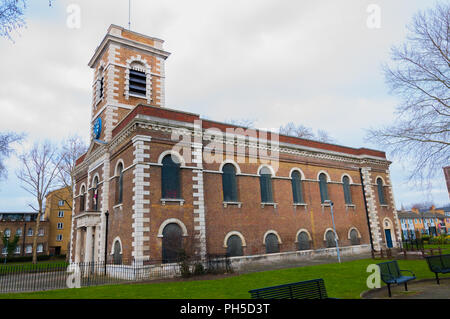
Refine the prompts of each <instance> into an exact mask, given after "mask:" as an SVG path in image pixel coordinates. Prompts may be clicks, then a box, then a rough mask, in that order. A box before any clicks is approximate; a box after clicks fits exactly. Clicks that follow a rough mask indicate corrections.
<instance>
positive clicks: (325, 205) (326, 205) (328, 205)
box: [320, 203, 331, 207]
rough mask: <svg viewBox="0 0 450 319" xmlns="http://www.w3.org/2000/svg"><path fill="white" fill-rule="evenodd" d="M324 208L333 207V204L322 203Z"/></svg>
mask: <svg viewBox="0 0 450 319" xmlns="http://www.w3.org/2000/svg"><path fill="white" fill-rule="evenodd" d="M320 205H321V206H322V207H331V204H325V203H322V204H320Z"/></svg>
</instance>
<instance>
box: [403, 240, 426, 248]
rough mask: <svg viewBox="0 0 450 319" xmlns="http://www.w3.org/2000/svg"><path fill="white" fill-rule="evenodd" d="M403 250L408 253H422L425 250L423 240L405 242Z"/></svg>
mask: <svg viewBox="0 0 450 319" xmlns="http://www.w3.org/2000/svg"><path fill="white" fill-rule="evenodd" d="M403 249H404V250H406V251H422V250H423V239H421V238H416V239H409V240H403Z"/></svg>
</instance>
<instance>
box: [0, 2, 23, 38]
mask: <svg viewBox="0 0 450 319" xmlns="http://www.w3.org/2000/svg"><path fill="white" fill-rule="evenodd" d="M26 7H27V3H26V1H25V0H2V1H1V3H0V37H6V38H8V39H9V40H11V41H12V37H11V32H13V31H15V30H17V29H20V28H23V27H24V26H25V19H24V14H25V9H26Z"/></svg>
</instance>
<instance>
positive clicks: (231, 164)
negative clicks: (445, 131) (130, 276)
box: [70, 25, 401, 264]
mask: <svg viewBox="0 0 450 319" xmlns="http://www.w3.org/2000/svg"><path fill="white" fill-rule="evenodd" d="M169 55H170V53H168V52H166V51H164V49H163V41H162V40H160V39H157V38H153V37H149V36H146V35H142V34H139V33H136V32H132V31H129V30H126V29H124V28H121V27H119V26H116V25H111V26H110V27H109V29H108V31H107V34H106V36H105V37H104V38H103V40H102V42H101V43H100V45H99V46H98V47H97V49H96V50H95V53H94V55H93V56H92V58H91V60H90V61H89V66H90V67H91V68H92V69H93V72H94V76H93V82H92V93H93V94H92V105H91V111H92V112H91V114H92V116H91V119H90V123H91V135H92V140H91V145H90V148H89V150H88V152H87V153H86V154H84V155H83V156H81V157H80V158H79V159H78V161H77V165H76V168H75V171H74V174H75V178H76V187H75V192H74V193H75V196H74V200H73V218H72V228H71V229H72V241H71V246H70V252H71V260H72V261H75V262H80V261H99V260H104V258H105V255H106V256H107V258H108V259H112V260H115V261H116V262H123V263H134V264H136V263H137V264H142V263H146V262H163V263H168V262H172V261H175V260H176V259H177V257H178V254H179V253H180V251H185V252H186V253H187V254H188V255H190V256H199V257H204V256H206V255H207V254H225V253H228V254H229V255H231V256H233V259H232V260H233V261H235V262H239V261H243V260H252V258H254V257H255V256H261V255H263V256H264V257H265V258H269V259H270V258H271V257H274V258H277V257H279V256H291V257H293V258H294V257H295V258H296V257H298V258H301V257H302V256H303V257H304V258H305V256H306V257H308V256H312V255H313V254H314V253H325V254H333V253H335V248H334V247H335V239H336V238H335V233H334V232H333V228H332V220H331V214H330V212H331V208H332V207H331V206H330V202H329V200H331V201H332V202H333V203H334V206H333V209H334V215H335V224H336V230H337V239H338V240H339V243H340V246H342V247H343V248H342V250H343V252H344V253H345V252H348V253H351V252H355V251H364V250H369V249H370V248H371V245H373V247H374V248H375V249H379V248H380V247H386V246H388V247H395V246H398V245H399V243H400V241H401V233H400V231H401V228H400V225H399V222H398V218H397V211H396V209H395V205H394V198H393V193H392V185H391V179H390V175H389V165H390V162H389V161H388V160H387V159H386V155H385V153H384V152H382V151H376V150H371V149H366V148H357V149H356V148H350V147H345V146H340V145H334V144H327V143H322V142H317V141H312V140H306V139H301V138H295V137H290V136H283V135H280V136H278V135H277V134H275V133H273V132H269V131H265V130H256V129H247V128H243V127H238V126H235V125H229V124H226V123H219V122H215V121H212V120H206V119H202V118H201V117H200V116H199V115H197V114H192V113H188V112H184V111H183V110H174V109H170V108H167V107H166V106H165V84H164V83H165V76H166V74H165V62H166V59H167V58H168V57H169ZM224 72H225V71H224ZM186 85H190V84H189V83H186ZM274 112H276V110H274Z"/></svg>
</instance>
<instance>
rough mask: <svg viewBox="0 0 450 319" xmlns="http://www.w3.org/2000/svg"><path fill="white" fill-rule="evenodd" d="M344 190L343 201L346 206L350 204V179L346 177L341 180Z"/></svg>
mask: <svg viewBox="0 0 450 319" xmlns="http://www.w3.org/2000/svg"><path fill="white" fill-rule="evenodd" d="M342 183H343V188H344V199H345V203H346V204H352V193H351V191H350V179H349V178H348V176H344V177H343V178H342Z"/></svg>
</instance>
